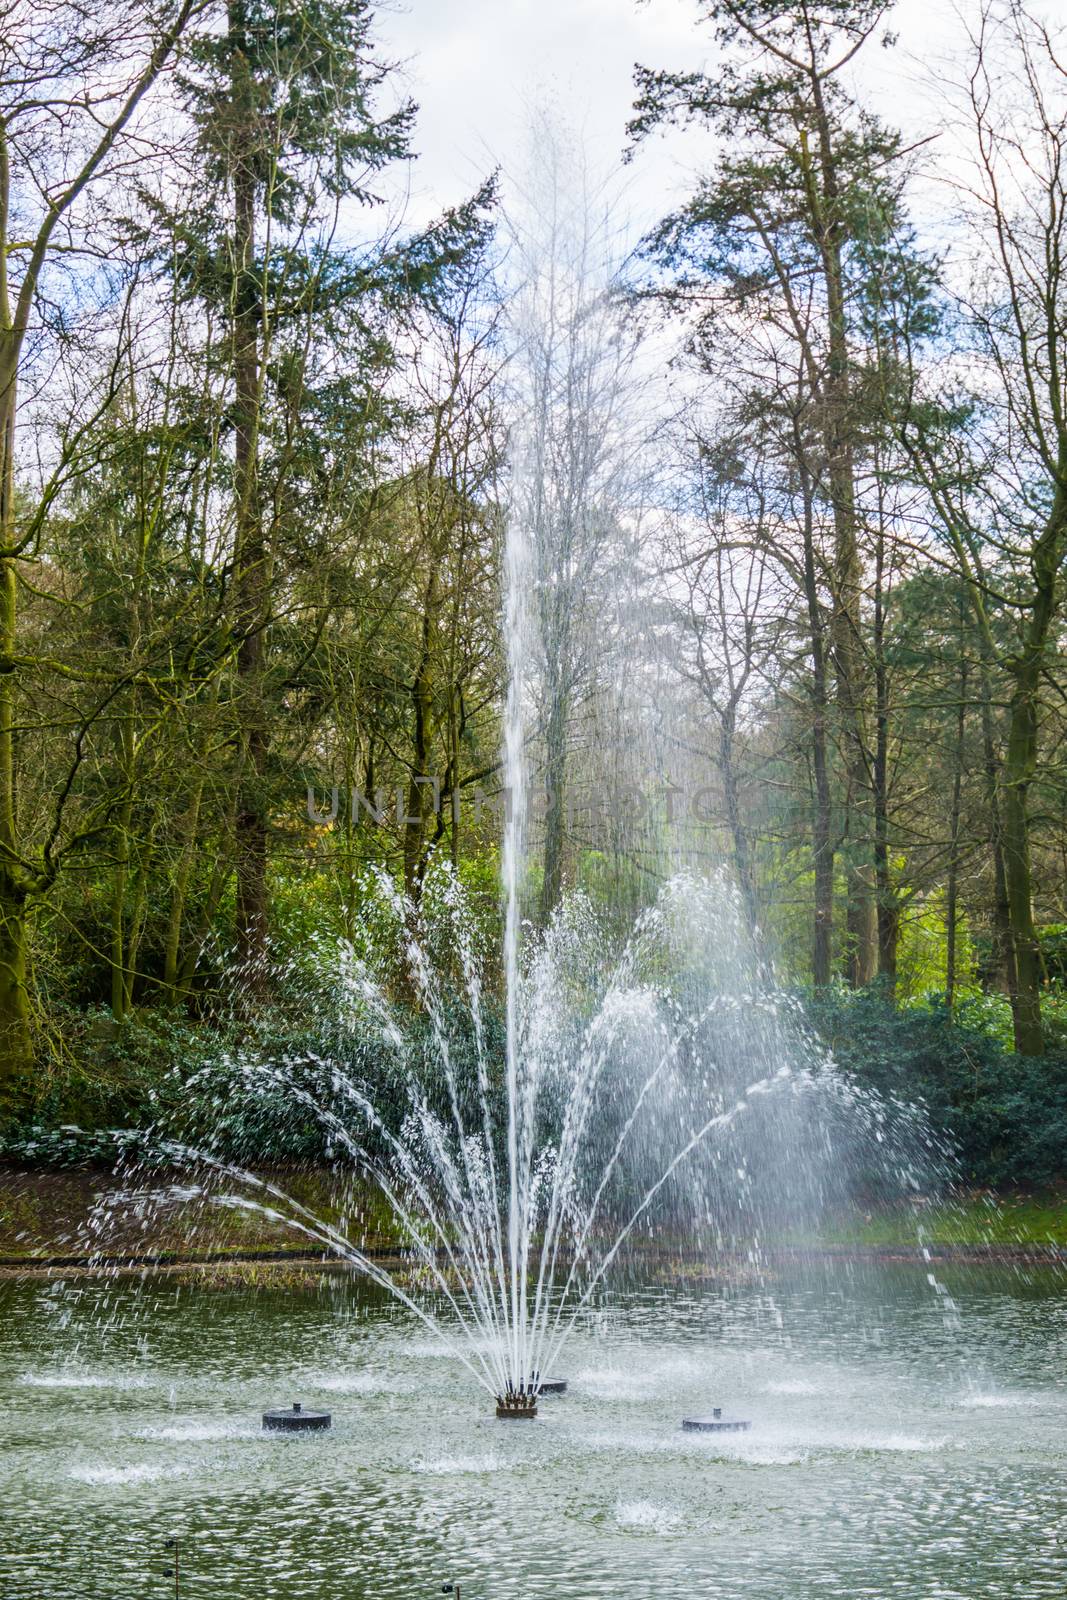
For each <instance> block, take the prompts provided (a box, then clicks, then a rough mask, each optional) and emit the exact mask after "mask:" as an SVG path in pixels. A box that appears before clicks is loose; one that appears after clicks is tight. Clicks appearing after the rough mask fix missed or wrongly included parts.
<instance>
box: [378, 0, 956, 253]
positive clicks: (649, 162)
mask: <svg viewBox="0 0 1067 1600" xmlns="http://www.w3.org/2000/svg"><path fill="white" fill-rule="evenodd" d="M697 16H698V7H697V4H696V0H645V3H640V0H406V3H403V0H393V3H392V4H390V5H389V6H388V8H387V9H382V10H380V11H379V13H378V22H377V32H378V36H379V38H380V40H381V42H382V45H383V47H384V50H383V53H385V54H388V55H390V56H392V57H393V58H394V59H400V60H403V61H404V63H405V67H406V72H407V75H408V80H409V84H410V91H411V93H412V95H413V96H414V98H415V99H417V100H418V102H419V104H420V107H421V112H420V117H419V123H418V132H417V136H416V140H415V144H416V149H417V150H418V151H419V153H420V159H419V161H418V162H417V164H416V165H415V167H414V169H413V171H412V172H411V183H412V195H411V205H410V210H409V219H410V221H411V222H412V223H418V222H421V221H423V220H425V219H426V218H427V217H428V216H429V215H431V214H433V213H434V212H436V211H437V210H438V209H440V207H441V206H442V205H445V204H449V203H453V202H455V201H457V200H459V199H461V198H462V197H463V196H464V195H465V194H468V193H469V192H470V191H471V190H472V189H473V188H474V187H475V185H476V184H477V182H478V181H479V179H480V178H481V177H482V176H484V175H485V173H486V172H488V171H490V170H491V169H492V168H493V167H494V166H495V165H498V164H499V165H501V166H502V167H503V168H504V169H505V171H507V170H509V169H510V170H513V171H514V170H521V167H522V165H523V158H524V148H525V124H526V107H527V106H528V105H529V104H531V103H532V102H543V101H545V100H546V99H554V100H555V101H557V102H558V104H559V105H560V107H561V108H562V109H563V111H564V112H565V115H566V118H567V121H568V123H569V124H571V125H574V126H576V127H577V128H579V129H580V130H581V131H582V133H583V135H584V140H585V143H586V145H587V147H588V150H589V154H590V156H591V159H592V163H593V167H594V170H598V171H599V170H601V169H602V168H609V169H610V168H611V167H612V166H613V165H615V164H616V163H617V162H618V159H619V156H620V154H621V151H622V147H623V144H624V142H625V133H624V129H625V124H626V120H627V117H628V115H629V111H630V105H631V101H632V97H633V94H632V73H633V66H634V63H635V62H637V61H639V62H641V63H642V64H643V65H646V66H653V67H670V68H682V69H688V70H692V69H694V68H707V69H713V67H714V43H713V40H712V38H711V34H710V30H709V29H708V27H707V26H706V25H698V23H697V20H696V19H697ZM892 26H893V28H894V31H896V32H898V33H899V35H900V43H899V44H898V46H897V47H896V48H895V49H893V50H889V51H887V50H881V49H877V48H871V47H868V49H867V50H866V51H865V52H864V60H865V64H864V66H863V68H862V69H861V70H862V87H863V90H864V92H865V97H866V98H868V100H869V101H872V100H873V102H874V103H875V105H876V108H877V109H878V110H879V111H881V112H882V114H883V115H886V116H887V117H889V118H891V119H892V120H893V121H894V122H895V123H896V124H897V125H898V126H903V127H904V128H905V130H906V131H907V132H908V134H909V136H910V137H913V138H920V137H923V136H924V135H925V134H928V133H931V132H934V131H936V130H937V128H938V126H939V118H940V105H939V102H938V97H937V94H936V90H935V89H934V88H933V86H932V79H933V78H934V77H935V75H936V69H937V64H938V61H939V60H940V59H942V58H945V57H948V58H949V59H951V57H952V54H953V53H955V56H956V59H957V61H958V59H959V37H960V26H959V21H958V14H957V9H956V5H955V3H954V0H899V3H898V5H897V7H896V9H895V11H894V13H893V17H892ZM699 159H700V155H699V146H698V142H697V141H696V140H695V139H694V137H693V136H692V135H688V136H686V135H677V136H673V137H671V138H669V139H659V138H657V139H655V140H653V141H651V142H650V143H649V144H648V145H647V146H646V147H645V148H644V149H643V151H642V153H641V155H640V156H639V158H638V160H637V162H635V164H634V166H633V168H632V169H631V170H630V173H629V178H628V204H629V208H630V210H631V211H632V214H633V218H634V225H635V227H637V228H639V227H641V226H647V225H648V223H649V222H651V221H652V220H653V219H654V218H655V217H656V216H658V215H660V214H662V212H663V211H664V210H665V209H667V205H668V203H669V201H670V200H671V199H672V198H673V197H676V196H679V195H680V194H682V193H684V192H686V190H687V188H688V187H689V177H690V174H691V172H692V170H693V169H694V168H695V167H696V166H697V164H698V163H699Z"/></svg>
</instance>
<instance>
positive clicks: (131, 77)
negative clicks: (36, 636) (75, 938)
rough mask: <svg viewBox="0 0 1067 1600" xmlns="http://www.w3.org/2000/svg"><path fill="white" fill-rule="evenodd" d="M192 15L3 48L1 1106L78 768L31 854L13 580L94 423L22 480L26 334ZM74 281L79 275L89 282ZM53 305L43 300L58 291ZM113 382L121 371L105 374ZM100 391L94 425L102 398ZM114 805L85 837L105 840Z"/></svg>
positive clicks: (86, 25) (75, 763) (91, 235)
mask: <svg viewBox="0 0 1067 1600" xmlns="http://www.w3.org/2000/svg"><path fill="white" fill-rule="evenodd" d="M202 10H203V5H202V4H201V3H199V0H174V3H173V4H167V5H164V6H163V7H162V8H160V9H159V10H151V11H150V10H148V9H147V8H145V9H144V10H143V11H142V12H140V13H139V15H138V18H137V26H136V27H134V28H131V26H130V15H129V9H128V8H127V7H124V6H119V7H111V6H106V5H105V6H103V7H101V8H98V9H97V11H96V12H95V14H94V15H93V17H91V18H90V17H89V16H88V15H87V13H86V11H85V9H84V8H83V7H82V6H80V5H74V4H64V3H58V4H50V5H45V6H32V7H28V8H27V7H24V6H17V7H16V8H14V11H13V12H12V11H10V10H9V12H8V14H7V16H6V17H5V27H4V35H3V41H2V43H0V1099H3V1100H5V1101H9V1100H10V1099H11V1097H12V1095H13V1093H14V1086H15V1082H16V1080H17V1079H18V1077H19V1076H20V1075H21V1074H23V1073H25V1072H26V1071H27V1069H28V1068H29V1066H30V1064H31V1059H32V1042H31V1033H30V1005H29V996H28V991H27V951H26V940H27V907H28V904H29V903H30V902H31V901H32V900H35V899H38V898H40V897H41V896H43V895H46V894H47V893H48V892H49V890H50V888H51V886H52V884H53V883H54V881H55V878H56V874H57V872H58V870H59V864H60V859H61V854H62V852H64V851H68V850H69V849H70V848H72V846H73V844H74V843H75V841H74V840H73V839H71V838H70V837H64V822H65V812H66V807H67V802H68V800H69V798H70V794H71V791H72V789H73V787H74V784H75V780H76V777H77V773H78V770H79V768H80V766H81V764H82V760H83V758H84V753H85V733H86V728H85V726H83V727H82V728H81V729H80V730H79V732H78V734H77V736H76V737H75V739H74V741H73V754H72V755H69V756H68V761H67V767H66V772H65V773H57V774H56V781H55V790H54V793H55V796H56V801H55V810H54V816H53V821H52V825H51V827H50V828H49V829H48V832H47V834H46V835H45V837H44V838H43V841H42V842H41V843H40V845H39V847H37V848H35V849H34V850H33V851H32V853H28V851H27V848H26V842H25V824H24V819H23V818H22V817H21V815H20V810H19V805H18V759H17V750H16V744H17V724H18V707H19V700H20V692H21V687H22V684H23V682H24V680H25V678H26V676H27V675H28V674H30V673H32V672H33V671H34V670H36V668H37V667H38V664H37V663H34V662H33V661H32V660H29V659H27V657H26V656H25V655H24V654H23V652H22V649H21V643H20V634H19V598H20V587H21V585H22V583H23V582H24V580H25V569H24V564H25V563H26V562H27V561H29V560H32V559H33V557H34V555H35V553H36V551H37V548H38V542H39V539H40V536H41V531H42V525H43V522H44V519H45V517H46V515H47V513H48V510H49V507H50V506H51V504H52V502H53V500H54V499H55V498H56V496H57V495H58V494H59V492H60V490H61V487H62V486H63V484H64V483H66V482H67V481H68V480H69V478H70V477H71V476H72V474H74V473H75V472H76V471H77V470H78V466H79V460H78V453H79V449H80V445H81V440H82V436H83V433H84V431H85V428H86V426H87V425H88V424H89V422H90V421H91V416H89V417H86V416H85V415H84V414H83V415H82V417H81V418H80V419H79V423H78V425H75V426H73V427H72V428H71V429H70V430H69V431H68V432H67V435H66V438H65V440H64V448H63V449H62V450H61V452H60V455H59V459H58V460H57V461H56V462H55V463H54V466H53V468H52V470H51V471H46V472H45V474H44V476H43V478H39V479H38V481H37V483H36V484H35V485H34V486H33V487H31V486H30V484H29V482H28V481H27V480H22V481H20V479H19V477H18V475H17V459H18V434H17V428H18V423H19V418H20V383H21V382H22V380H23V379H26V380H27V381H29V373H28V368H29V366H30V364H31V363H32V357H33V348H32V341H31V331H32V330H33V329H34V327H35V325H38V326H39V325H41V324H42V323H43V322H44V320H45V319H46V317H47V309H46V308H47V306H48V299H49V294H50V281H49V280H50V275H51V274H54V271H55V266H56V262H57V259H59V258H60V256H62V258H63V260H64V264H65V265H66V266H68V268H69V267H70V266H72V265H73V264H74V262H75V260H76V259H77V258H78V257H79V256H81V258H82V260H83V261H84V262H85V263H88V262H89V261H91V259H92V257H93V256H94V255H98V254H99V253H100V252H101V248H102V245H103V241H102V239H101V238H100V236H99V234H98V233H96V232H95V231H92V230H91V229H90V220H91V219H90V213H89V211H88V209H87V208H88V204H89V202H90V200H91V199H92V197H93V195H94V192H95V190H96V189H97V188H98V187H99V186H100V185H101V181H102V180H104V179H106V178H110V177H112V176H113V175H114V174H115V173H116V172H118V171H120V170H121V169H122V166H123V165H124V164H125V163H126V162H128V161H129V160H130V159H131V158H132V157H136V156H137V155H138V154H143V153H144V152H143V149H142V148H140V147H139V144H138V140H137V117H138V113H139V111H140V110H141V109H142V107H143V103H144V102H145V100H146V97H147V96H148V95H149V94H150V92H151V91H152V89H153V88H154V86H155V85H156V83H157V82H158V80H159V78H160V76H161V74H162V73H163V72H164V70H165V68H166V67H167V65H168V63H169V61H170V60H171V58H172V56H173V53H174V50H175V46H176V45H177V43H178V41H179V39H180V38H181V36H182V35H183V33H184V32H185V31H186V29H187V28H188V27H189V25H190V23H191V22H192V20H193V19H194V18H195V17H196V16H197V15H198V14H199V13H200V12H201V11H202ZM85 270H89V268H88V266H86V269H85ZM53 292H54V291H53ZM116 371H117V372H121V362H119V363H117V364H113V367H112V372H113V373H115V372H116ZM113 392H114V390H113V387H112V386H111V385H110V384H108V383H106V382H105V383H104V384H103V385H102V386H101V390H99V391H98V392H97V395H96V397H95V404H96V408H97V411H98V412H99V410H100V409H102V408H104V407H106V406H107V405H108V404H109V403H110V400H111V398H112V395H113ZM114 803H115V799H114V797H112V798H111V799H110V800H109V801H107V802H105V804H104V806H103V808H102V810H101V811H100V812H99V813H98V814H97V815H96V816H95V817H94V818H93V820H92V822H91V823H86V824H84V825H83V827H82V829H81V830H80V836H82V837H83V836H85V834H87V833H89V832H92V831H93V830H94V828H95V827H97V826H102V825H104V823H105V821H106V818H107V814H108V812H109V810H110V807H111V806H112V805H113V804H114Z"/></svg>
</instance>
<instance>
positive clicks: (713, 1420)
mask: <svg viewBox="0 0 1067 1600" xmlns="http://www.w3.org/2000/svg"><path fill="white" fill-rule="evenodd" d="M751 1426H752V1424H751V1422H742V1421H741V1419H740V1418H738V1417H724V1416H723V1414H722V1410H721V1408H720V1407H719V1406H716V1407H715V1410H714V1411H713V1412H712V1413H711V1416H710V1417H683V1418H682V1430H683V1432H685V1433H747V1432H748V1430H749V1428H751Z"/></svg>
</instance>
